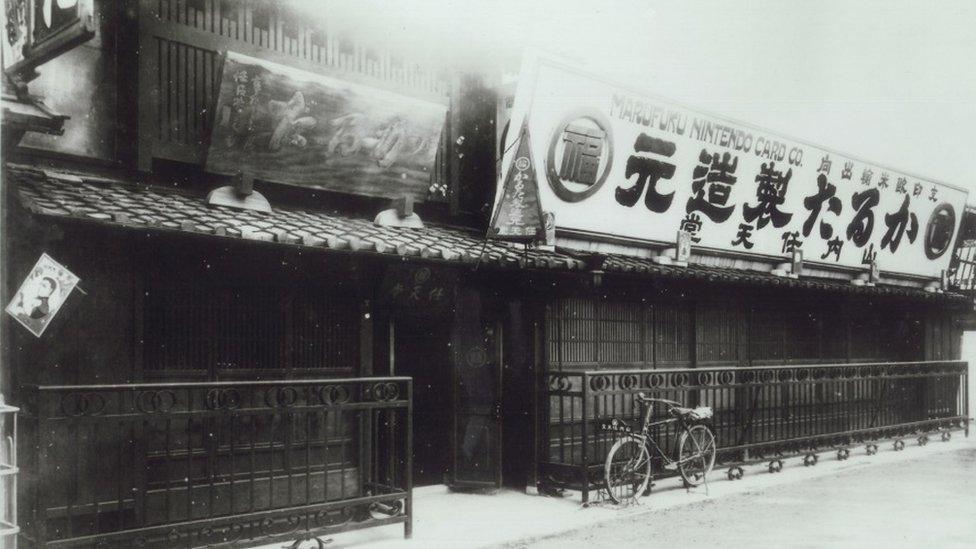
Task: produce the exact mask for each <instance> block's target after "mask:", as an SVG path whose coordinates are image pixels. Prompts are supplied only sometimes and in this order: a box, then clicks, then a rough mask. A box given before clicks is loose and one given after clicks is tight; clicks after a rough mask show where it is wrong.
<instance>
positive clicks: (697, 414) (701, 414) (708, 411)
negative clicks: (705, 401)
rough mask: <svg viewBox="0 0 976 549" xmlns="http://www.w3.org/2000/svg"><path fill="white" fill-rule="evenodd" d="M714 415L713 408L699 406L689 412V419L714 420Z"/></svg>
mask: <svg viewBox="0 0 976 549" xmlns="http://www.w3.org/2000/svg"><path fill="white" fill-rule="evenodd" d="M713 415H714V413H713V412H712V407H711V406H699V407H697V408H694V409H693V410H691V411H690V412H688V419H690V420H692V421H707V420H709V419H712V416H713Z"/></svg>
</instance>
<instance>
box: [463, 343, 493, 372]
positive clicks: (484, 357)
mask: <svg viewBox="0 0 976 549" xmlns="http://www.w3.org/2000/svg"><path fill="white" fill-rule="evenodd" d="M466 358H467V361H468V366H470V367H472V368H480V367H482V366H484V365H485V364H486V363H487V362H488V351H487V350H486V349H485V348H484V347H472V348H470V349H468V353H467V357H466Z"/></svg>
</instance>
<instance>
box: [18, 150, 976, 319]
mask: <svg viewBox="0 0 976 549" xmlns="http://www.w3.org/2000/svg"><path fill="white" fill-rule="evenodd" d="M5 172H6V173H5V179H6V180H7V181H11V182H12V183H13V184H14V186H15V187H16V188H17V190H18V194H19V196H20V200H21V203H22V204H23V205H24V207H25V208H27V209H28V210H29V211H31V212H34V213H35V214H37V215H42V216H51V217H69V218H76V219H81V220H87V221H91V222H100V223H111V224H114V225H118V226H122V227H133V226H136V225H140V224H147V225H150V226H153V227H164V228H170V229H174V230H178V231H186V232H194V233H207V234H214V235H217V236H221V237H227V238H244V239H249V240H262V241H269V242H280V243H285V244H292V245H300V246H312V247H323V246H325V247H328V248H330V249H335V250H351V251H354V252H358V253H372V254H377V255H384V256H394V255H398V256H401V257H404V258H405V257H422V258H426V259H428V260H431V261H443V262H447V263H454V264H464V265H471V264H476V265H482V266H492V267H496V268H499V267H503V268H527V267H528V268H535V269H543V270H550V271H566V270H570V271H572V270H576V271H579V270H585V269H586V265H587V264H586V263H585V262H584V261H583V260H582V259H580V258H579V257H577V256H574V255H572V254H570V253H568V252H564V251H561V250H556V251H553V250H546V249H527V248H525V247H524V246H522V245H519V244H513V243H508V242H500V241H486V240H485V239H484V237H483V236H482V235H481V234H477V233H474V232H472V231H466V230H462V229H456V228H450V227H443V226H436V225H431V226H428V227H427V228H426V229H407V228H395V227H378V226H375V225H373V224H372V222H371V221H370V220H368V219H361V218H352V217H345V216H342V215H337V214H332V213H327V212H322V211H313V210H307V209H289V208H276V209H275V210H274V211H273V212H272V213H270V214H259V213H256V212H251V211H246V210H234V209H230V208H226V207H222V206H209V205H207V203H206V201H205V200H204V198H202V197H199V196H193V195H190V194H183V193H181V192H179V191H176V190H172V189H168V188H160V187H152V186H149V185H145V184H142V183H138V182H124V181H119V180H115V179H110V178H105V177H102V176H97V175H91V174H77V173H69V172H62V171H53V170H47V171H41V170H38V169H34V168H32V167H30V166H13V165H7V166H5ZM603 269H604V270H605V271H607V272H618V273H630V274H634V275H637V274H639V275H645V276H655V277H660V278H666V279H689V278H690V279H699V280H709V281H728V282H735V283H740V284H741V283H747V284H755V285H767V286H789V287H803V288H811V289H820V290H832V291H842V292H852V293H871V294H877V295H909V296H916V297H921V298H926V299H929V298H937V297H944V298H949V299H956V300H961V299H966V298H965V297H964V296H960V295H958V294H934V293H929V292H924V291H922V290H920V289H917V288H905V287H895V286H874V287H869V286H854V285H852V284H849V283H846V282H845V281H842V280H827V279H811V278H801V279H799V280H797V279H786V278H780V277H776V276H773V275H772V274H770V273H764V272H759V271H746V270H741V269H728V268H719V267H709V266H703V265H691V266H688V267H678V266H670V265H658V264H656V263H654V262H653V261H652V260H650V259H645V258H637V257H630V256H623V255H616V254H611V255H609V256H608V257H607V259H606V261H605V262H604V264H603Z"/></svg>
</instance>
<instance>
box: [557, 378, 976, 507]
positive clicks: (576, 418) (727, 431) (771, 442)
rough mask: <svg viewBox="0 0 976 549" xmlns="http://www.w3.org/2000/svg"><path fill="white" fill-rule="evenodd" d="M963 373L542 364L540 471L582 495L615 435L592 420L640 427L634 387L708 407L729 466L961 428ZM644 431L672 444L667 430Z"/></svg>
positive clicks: (597, 480) (667, 446)
mask: <svg viewBox="0 0 976 549" xmlns="http://www.w3.org/2000/svg"><path fill="white" fill-rule="evenodd" d="M966 375H967V363H966V362H963V361H949V362H909V363H876V364H831V365H811V366H760V367H743V368H728V367H721V368H693V369H663V370H609V369H608V370H597V371H579V372H571V371H559V372H549V373H546V374H545V377H544V380H545V386H544V387H543V388H542V391H543V395H544V397H545V398H544V399H543V402H545V400H546V399H548V403H549V405H548V416H547V417H545V419H544V420H543V422H542V423H543V425H542V429H543V433H542V440H543V444H546V448H545V449H544V450H545V451H544V453H543V459H542V460H541V461H540V465H539V469H540V470H539V472H540V478H541V479H542V482H543V483H544V484H547V485H549V486H552V487H563V488H573V489H579V490H581V491H582V493H583V495H582V497H583V501H584V502H586V501H588V500H589V492H590V490H592V489H599V488H600V487H602V480H601V478H602V477H601V475H602V468H603V461H604V459H605V457H606V455H607V452H608V451H609V449H610V446H611V445H612V444H613V442H614V439H615V435H614V434H613V433H608V432H603V431H600V430H599V427H598V426H599V425H600V424H601V423H602V422H603V421H605V420H607V419H612V418H618V419H624V420H625V421H631V422H633V424H635V425H639V424H640V410H639V404H638V403H637V402H636V400H635V399H634V395H635V394H636V393H640V392H642V393H645V394H647V395H648V396H653V397H659V398H667V399H672V400H677V401H679V402H683V403H685V404H686V405H688V406H696V405H707V406H711V407H712V408H713V409H714V412H715V415H714V417H713V419H712V422H711V426H712V429H713V430H714V432H715V436H716V439H717V442H718V446H719V450H718V458H719V460H720V462H724V463H727V464H736V463H743V462H747V461H751V460H762V459H769V457H770V456H782V455H785V454H791V453H793V454H798V453H815V452H817V451H820V450H822V449H825V448H833V447H844V446H848V445H851V444H854V443H858V442H866V441H870V440H878V439H882V438H889V437H899V436H906V435H908V434H910V433H924V432H928V431H932V430H938V429H955V428H963V427H967V428H968V421H967V419H966V417H965V415H966V410H968V401H967V399H968V395H967V392H966V387H967V384H966ZM654 412H655V414H657V413H659V412H660V413H663V410H655V411H654ZM672 425H673V424H672ZM967 434H968V431H967ZM652 436H654V437H655V441H656V442H657V443H658V444H659V445H660V446H661V449H662V450H664V451H665V452H671V451H673V444H674V440H675V433H674V432H673V431H671V430H659V431H656V432H653V433H652ZM657 470H658V471H660V470H659V469H657Z"/></svg>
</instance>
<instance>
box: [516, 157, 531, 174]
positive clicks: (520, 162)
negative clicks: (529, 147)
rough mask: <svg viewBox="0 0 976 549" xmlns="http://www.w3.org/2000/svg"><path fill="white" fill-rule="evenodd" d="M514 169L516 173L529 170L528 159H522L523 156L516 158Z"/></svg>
mask: <svg viewBox="0 0 976 549" xmlns="http://www.w3.org/2000/svg"><path fill="white" fill-rule="evenodd" d="M515 169H516V170H518V171H520V172H524V171H525V170H527V169H529V159H528V158H527V157H524V156H520V157H518V158H516V159H515Z"/></svg>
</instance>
